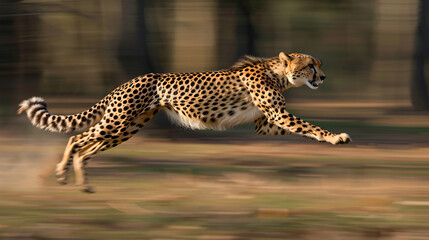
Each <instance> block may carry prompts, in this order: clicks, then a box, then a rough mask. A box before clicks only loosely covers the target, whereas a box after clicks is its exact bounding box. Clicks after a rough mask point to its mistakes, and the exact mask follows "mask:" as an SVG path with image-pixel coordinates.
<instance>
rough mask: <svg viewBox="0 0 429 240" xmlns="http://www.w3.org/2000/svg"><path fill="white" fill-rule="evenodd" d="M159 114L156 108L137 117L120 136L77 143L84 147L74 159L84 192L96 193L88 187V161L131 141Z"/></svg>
mask: <svg viewBox="0 0 429 240" xmlns="http://www.w3.org/2000/svg"><path fill="white" fill-rule="evenodd" d="M157 112H158V109H156V108H154V109H151V110H149V111H146V112H144V113H143V114H141V115H140V116H138V117H136V118H135V119H134V120H133V121H132V122H131V123H130V125H129V126H128V127H127V129H126V130H125V131H123V132H121V133H118V135H114V136H112V137H111V138H110V139H104V140H102V141H94V142H91V141H88V140H89V139H82V140H81V141H80V143H77V146H82V147H80V148H79V150H78V152H76V154H75V155H74V157H73V165H74V170H75V174H76V185H82V186H83V189H82V191H83V192H86V193H94V192H95V191H94V189H93V188H92V187H91V186H89V185H88V181H87V175H86V171H85V167H86V163H87V160H88V159H89V158H90V157H91V156H93V155H94V154H96V153H97V152H98V151H106V150H108V149H110V148H113V147H115V146H117V145H119V144H121V143H122V142H125V141H127V140H128V139H130V138H131V137H132V136H133V135H134V134H136V133H137V132H138V130H140V129H141V128H142V127H143V126H144V125H145V124H146V123H147V122H148V121H149V120H151V119H152V118H153V116H154V115H155V114H156V113H157ZM92 140H94V139H92Z"/></svg>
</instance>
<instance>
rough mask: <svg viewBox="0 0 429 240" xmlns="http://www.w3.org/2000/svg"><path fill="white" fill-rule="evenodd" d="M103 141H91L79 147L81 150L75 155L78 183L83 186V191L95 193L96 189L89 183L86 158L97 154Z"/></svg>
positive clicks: (74, 163)
mask: <svg viewBox="0 0 429 240" xmlns="http://www.w3.org/2000/svg"><path fill="white" fill-rule="evenodd" d="M103 144H104V142H103V141H98V142H90V143H88V144H86V145H85V146H84V147H82V148H81V149H79V151H78V152H77V153H76V154H75V155H74V157H73V165H74V171H75V175H76V185H79V186H83V188H82V191H83V192H86V193H94V192H95V191H94V189H93V188H92V187H91V186H89V185H88V181H87V177H86V172H85V165H86V160H88V159H89V158H90V157H91V156H92V155H94V154H96V153H97V152H98V151H99V150H100V148H101V147H102V146H103Z"/></svg>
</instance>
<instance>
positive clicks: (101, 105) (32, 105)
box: [17, 94, 110, 132]
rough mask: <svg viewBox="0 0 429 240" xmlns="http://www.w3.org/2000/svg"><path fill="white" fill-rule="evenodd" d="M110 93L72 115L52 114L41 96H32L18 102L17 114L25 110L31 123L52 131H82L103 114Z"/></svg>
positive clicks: (98, 119)
mask: <svg viewBox="0 0 429 240" xmlns="http://www.w3.org/2000/svg"><path fill="white" fill-rule="evenodd" d="M109 100H110V94H109V95H107V96H106V97H105V98H103V99H102V100H101V101H100V102H98V103H97V104H95V105H94V106H92V107H91V108H90V109H88V110H86V111H84V112H81V113H78V114H74V115H53V114H50V113H49V112H48V109H47V105H46V102H45V100H44V99H43V98H41V97H32V98H29V99H27V100H24V101H22V102H21V103H20V104H19V109H18V111H17V113H18V114H21V113H23V112H24V111H26V112H27V117H28V119H30V122H31V124H33V125H34V126H36V127H38V128H40V129H45V130H49V131H52V132H70V131H82V130H85V129H88V128H89V127H91V126H92V125H94V124H95V123H97V122H98V121H100V119H101V117H102V116H103V115H104V109H105V107H106V105H107V103H108V101H109Z"/></svg>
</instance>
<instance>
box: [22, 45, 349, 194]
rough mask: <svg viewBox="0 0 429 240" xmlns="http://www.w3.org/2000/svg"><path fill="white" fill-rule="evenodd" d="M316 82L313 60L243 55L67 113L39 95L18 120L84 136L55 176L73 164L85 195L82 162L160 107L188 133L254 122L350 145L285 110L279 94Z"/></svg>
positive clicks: (157, 78) (146, 81) (126, 87)
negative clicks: (216, 67) (229, 64)
mask: <svg viewBox="0 0 429 240" xmlns="http://www.w3.org/2000/svg"><path fill="white" fill-rule="evenodd" d="M324 79H325V74H324V73H323V71H322V69H321V62H320V60H318V59H316V58H314V57H312V56H310V55H306V54H300V53H292V54H288V55H286V54H284V53H283V52H281V53H280V54H279V56H278V57H274V58H257V57H251V56H245V57H243V58H242V59H240V60H239V61H238V62H237V63H236V64H235V65H234V66H232V67H231V68H229V69H226V70H219V71H213V72H195V73H165V74H158V73H150V74H146V75H143V76H140V77H137V78H134V79H132V80H130V81H128V82H126V83H124V84H123V85H121V86H119V87H118V88H116V89H115V90H113V91H112V92H111V93H109V94H108V95H107V96H106V97H104V98H103V99H102V100H101V101H100V102H98V103H97V104H95V105H94V106H93V107H91V108H90V109H88V110H86V111H84V112H81V113H78V114H75V115H52V114H50V113H49V112H48V110H47V108H46V103H45V101H44V100H43V99H42V98H40V97H33V98H30V99H28V100H25V101H23V102H22V103H21V104H20V105H19V106H20V108H19V110H18V114H20V113H22V112H24V111H26V112H27V116H28V118H29V119H30V121H31V123H32V124H33V125H35V126H36V127H38V128H41V129H47V130H50V131H53V132H69V131H84V130H86V131H85V132H83V133H81V134H79V135H76V136H73V137H71V138H70V140H69V142H68V144H67V147H66V149H65V152H64V157H63V159H62V161H61V162H60V163H58V165H57V168H56V176H57V180H58V181H59V182H60V183H66V175H67V172H68V170H69V167H70V165H71V164H72V163H73V165H74V170H75V174H76V184H78V185H82V186H83V187H84V191H86V192H92V191H93V190H92V188H91V187H89V186H88V182H87V178H86V174H85V165H86V163H87V160H88V159H89V158H90V157H91V156H93V155H94V154H96V153H97V152H98V151H105V150H107V149H109V148H112V147H115V146H117V145H118V144H120V143H122V142H124V141H126V140H128V139H129V138H131V137H132V136H133V135H134V134H135V133H137V131H138V130H139V129H140V128H142V127H143V126H144V125H145V124H146V123H147V122H148V121H149V120H150V119H151V118H152V117H153V116H154V114H156V113H157V112H158V111H159V110H161V109H163V110H165V111H166V112H167V114H168V115H169V116H170V118H171V119H172V120H173V121H175V122H177V123H178V124H180V125H183V126H185V127H189V128H192V129H218V130H223V129H226V128H228V127H232V126H235V125H238V124H242V123H246V122H250V121H254V123H255V129H256V133H257V134H262V135H286V134H296V135H301V136H305V137H310V138H314V139H316V140H318V141H320V142H329V143H332V144H339V143H347V142H349V141H351V139H350V137H349V135H348V134H346V133H341V134H333V133H331V132H329V131H327V130H323V129H321V128H320V127H318V126H315V125H312V124H310V123H308V122H306V121H304V120H301V119H300V118H298V117H296V116H294V115H292V114H290V113H288V112H287V111H286V108H285V107H286V100H285V98H284V97H283V95H282V92H283V91H285V90H286V89H288V88H291V87H299V86H302V85H307V86H308V87H309V88H311V89H317V88H318V87H319V85H320V84H321V83H323V80H324Z"/></svg>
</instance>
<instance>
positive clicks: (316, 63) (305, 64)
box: [279, 52, 326, 89]
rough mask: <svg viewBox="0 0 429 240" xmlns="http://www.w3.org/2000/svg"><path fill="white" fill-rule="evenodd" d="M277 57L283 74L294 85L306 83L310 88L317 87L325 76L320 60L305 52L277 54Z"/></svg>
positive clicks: (298, 85)
mask: <svg viewBox="0 0 429 240" xmlns="http://www.w3.org/2000/svg"><path fill="white" fill-rule="evenodd" d="M279 59H280V62H281V64H282V66H284V74H285V76H286V78H287V80H288V81H289V82H290V83H291V84H292V85H293V86H294V87H300V86H302V85H304V84H305V85H307V86H308V87H309V88H311V89H317V88H318V87H319V85H320V84H322V83H323V80H324V79H325V78H326V76H325V73H324V72H323V71H322V69H321V64H322V63H321V62H320V60H319V59H317V58H314V57H312V56H310V55H307V54H302V53H292V54H284V53H283V52H281V53H280V54H279Z"/></svg>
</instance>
